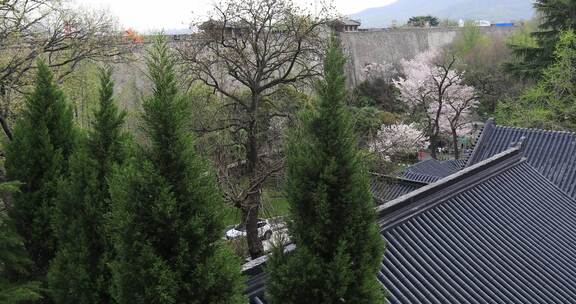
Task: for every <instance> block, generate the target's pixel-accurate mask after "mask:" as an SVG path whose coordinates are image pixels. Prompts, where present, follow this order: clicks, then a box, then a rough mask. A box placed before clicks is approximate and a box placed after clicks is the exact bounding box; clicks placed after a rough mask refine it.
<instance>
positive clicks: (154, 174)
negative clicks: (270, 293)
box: [110, 38, 242, 303]
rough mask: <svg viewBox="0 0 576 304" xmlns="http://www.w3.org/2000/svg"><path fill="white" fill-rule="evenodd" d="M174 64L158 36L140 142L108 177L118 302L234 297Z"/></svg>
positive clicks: (230, 265) (215, 201) (231, 272)
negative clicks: (151, 87)
mask: <svg viewBox="0 0 576 304" xmlns="http://www.w3.org/2000/svg"><path fill="white" fill-rule="evenodd" d="M174 67H175V60H174V57H173V55H172V53H171V51H170V49H169V47H168V45H167V44H166V42H165V41H164V40H162V38H158V39H157V40H156V41H155V43H154V45H153V47H152V50H151V51H150V53H149V55H148V73H149V77H150V79H151V80H152V83H153V94H152V96H149V97H147V98H146V99H145V100H144V103H143V107H144V111H143V116H142V120H143V130H144V136H145V139H146V144H145V145H143V146H142V147H141V149H140V151H139V152H138V153H137V156H135V157H133V158H132V159H131V160H130V161H129V164H127V165H125V166H123V167H122V168H121V169H120V170H118V172H117V173H116V174H115V175H114V176H113V177H112V178H111V183H110V191H111V197H112V205H113V207H112V216H111V224H110V226H111V230H112V231H113V242H114V248H115V256H114V260H113V261H112V263H111V266H112V274H113V287H112V291H113V292H112V294H113V297H114V300H115V301H116V302H118V303H241V302H242V279H241V276H240V269H239V268H238V267H237V265H238V264H237V261H236V260H235V259H234V258H233V257H232V255H231V253H230V252H228V251H227V250H225V249H224V247H223V246H222V244H221V243H220V238H221V234H222V231H223V229H224V227H223V222H222V210H223V206H224V202H223V200H222V194H221V192H220V190H219V189H218V187H217V185H216V180H215V177H214V174H213V173H212V172H211V170H210V169H209V168H208V166H207V163H206V162H205V161H204V160H203V159H202V158H201V157H199V156H198V155H197V153H196V151H195V149H194V145H193V141H192V139H191V137H190V133H189V131H188V129H187V126H188V119H189V114H188V113H189V111H190V108H189V104H188V101H187V100H186V99H185V98H182V94H181V93H180V92H179V89H178V85H177V79H176V74H175V71H174Z"/></svg>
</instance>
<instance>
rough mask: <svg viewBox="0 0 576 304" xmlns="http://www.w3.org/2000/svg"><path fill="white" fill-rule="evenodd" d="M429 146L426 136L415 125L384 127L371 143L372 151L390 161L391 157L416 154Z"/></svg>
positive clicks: (398, 124)
mask: <svg viewBox="0 0 576 304" xmlns="http://www.w3.org/2000/svg"><path fill="white" fill-rule="evenodd" d="M427 145H428V141H427V140H426V135H425V134H424V133H422V131H420V130H419V129H418V128H417V126H416V125H415V124H404V123H397V124H393V125H382V127H381V128H380V130H379V131H378V133H377V134H376V137H375V138H374V139H373V140H372V142H371V143H370V151H372V152H375V153H378V154H379V155H380V156H381V157H382V158H383V159H385V160H387V161H390V158H391V156H393V155H397V154H405V153H416V152H418V151H419V150H421V149H424V148H425V147H426V146H427Z"/></svg>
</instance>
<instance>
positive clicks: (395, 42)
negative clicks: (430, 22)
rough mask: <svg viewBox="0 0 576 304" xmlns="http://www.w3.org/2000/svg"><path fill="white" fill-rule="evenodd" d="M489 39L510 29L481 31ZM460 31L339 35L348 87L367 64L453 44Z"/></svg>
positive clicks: (355, 82) (384, 61)
mask: <svg viewBox="0 0 576 304" xmlns="http://www.w3.org/2000/svg"><path fill="white" fill-rule="evenodd" d="M480 29H481V30H482V31H483V32H484V33H486V34H487V35H489V36H493V37H506V36H509V35H510V34H512V32H513V31H514V30H515V28H514V27H482V28H480ZM461 32H462V28H432V29H382V30H374V31H367V32H350V33H341V34H340V37H341V39H342V44H343V46H344V47H345V49H346V53H347V54H348V56H349V64H348V71H347V76H348V83H349V85H350V86H352V87H354V86H356V85H358V84H359V83H360V82H361V81H362V79H361V78H362V75H361V74H362V73H361V71H362V68H364V66H366V65H367V64H370V63H381V64H383V63H392V64H395V63H398V62H400V60H402V59H411V58H414V57H415V56H416V55H417V54H418V53H421V52H424V51H426V50H428V49H430V48H435V47H442V46H445V45H447V44H450V43H451V42H453V41H454V40H455V39H456V37H457V36H458V35H459V33H461Z"/></svg>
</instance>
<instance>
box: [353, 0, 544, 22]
mask: <svg viewBox="0 0 576 304" xmlns="http://www.w3.org/2000/svg"><path fill="white" fill-rule="evenodd" d="M532 3H533V1H532V0H398V1H396V2H394V3H392V4H389V5H387V6H383V7H375V8H369V9H366V10H363V11H361V12H359V13H356V14H353V15H351V17H352V18H353V19H359V20H360V21H361V22H362V27H364V28H366V27H387V26H390V25H391V24H392V22H393V21H394V20H395V21H396V24H398V25H401V24H405V23H406V21H408V19H409V18H410V17H412V16H420V15H433V16H436V17H439V18H440V19H445V18H450V19H453V20H459V19H463V20H488V21H491V22H510V21H514V20H526V19H530V18H532V16H534V8H533V7H532Z"/></svg>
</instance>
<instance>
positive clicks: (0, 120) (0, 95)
mask: <svg viewBox="0 0 576 304" xmlns="http://www.w3.org/2000/svg"><path fill="white" fill-rule="evenodd" d="M7 98H8V92H7V90H6V88H5V87H4V86H0V100H2V103H4V104H8V101H7ZM6 112H7V111H4V110H3V111H2V114H0V125H1V126H2V130H3V131H4V134H6V137H8V139H9V140H12V130H10V126H9V125H8V122H7V121H6V117H5V115H4V113H6Z"/></svg>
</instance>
